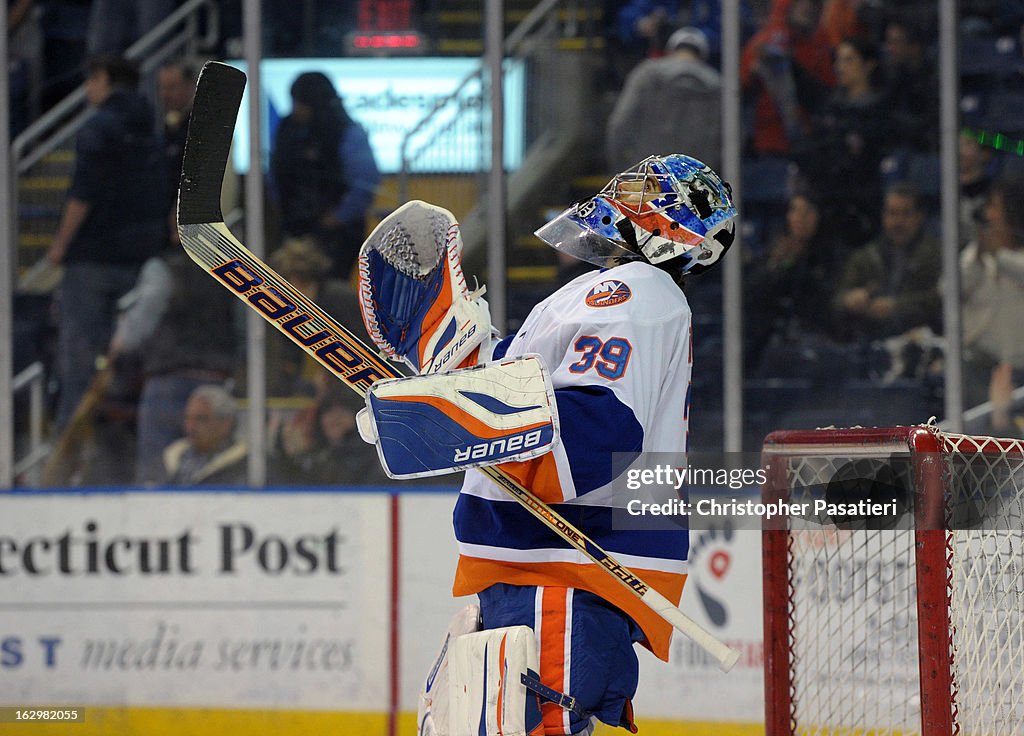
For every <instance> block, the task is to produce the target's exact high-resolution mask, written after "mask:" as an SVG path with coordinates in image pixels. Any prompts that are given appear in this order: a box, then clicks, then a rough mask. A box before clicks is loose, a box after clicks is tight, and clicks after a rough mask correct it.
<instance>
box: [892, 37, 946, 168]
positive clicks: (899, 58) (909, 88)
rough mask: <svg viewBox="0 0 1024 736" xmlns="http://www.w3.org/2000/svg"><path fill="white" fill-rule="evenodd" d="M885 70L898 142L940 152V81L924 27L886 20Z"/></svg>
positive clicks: (906, 145) (913, 147) (902, 144)
mask: <svg viewBox="0 0 1024 736" xmlns="http://www.w3.org/2000/svg"><path fill="white" fill-rule="evenodd" d="M882 72H883V78H884V85H885V90H886V95H885V97H886V102H887V105H888V106H889V109H890V111H891V115H892V117H893V121H894V123H895V131H896V134H895V139H896V141H897V143H898V144H899V145H901V146H903V147H905V148H907V149H910V150H912V151H919V152H924V153H931V152H934V151H937V150H938V146H939V139H938V131H939V107H938V100H939V81H938V77H937V76H936V75H935V65H934V64H932V63H929V59H928V56H927V46H926V36H925V35H924V32H923V31H922V30H921V29H920V28H918V27H917V26H914V25H913V24H911V23H910V22H909V21H907V20H902V19H900V18H892V19H890V20H889V22H888V23H886V26H885V47H884V54H883V56H882Z"/></svg>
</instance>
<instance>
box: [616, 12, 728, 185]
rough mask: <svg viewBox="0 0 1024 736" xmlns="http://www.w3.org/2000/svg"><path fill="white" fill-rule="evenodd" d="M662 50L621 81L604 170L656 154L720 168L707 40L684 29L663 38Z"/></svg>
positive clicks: (716, 77) (716, 88)
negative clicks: (675, 154) (682, 155)
mask: <svg viewBox="0 0 1024 736" xmlns="http://www.w3.org/2000/svg"><path fill="white" fill-rule="evenodd" d="M665 52H666V53H665V56H662V57H660V58H657V59H647V60H645V61H643V62H641V63H640V64H639V65H638V66H637V67H636V68H635V69H633V71H631V72H630V74H629V76H628V77H627V78H626V82H625V84H624V85H623V88H622V93H621V94H620V95H619V98H618V101H617V102H616V103H615V108H614V109H613V110H612V114H611V116H610V117H609V119H608V130H607V135H606V138H605V156H606V163H607V164H608V167H609V168H610V169H614V170H620V169H624V168H626V167H627V166H629V165H630V164H631V163H633V162H635V161H638V160H640V159H643V158H645V157H646V156H648V155H650V154H651V153H653V152H657V151H688V152H691V153H692V155H693V156H694V157H696V158H698V159H700V160H701V161H704V162H705V163H707V164H708V166H710V167H711V168H712V169H715V170H717V169H718V168H720V166H721V158H722V133H721V125H720V121H721V119H722V108H721V99H720V90H721V87H722V78H721V75H720V74H719V73H718V71H717V70H715V69H714V68H713V67H712V66H711V65H710V64H708V63H707V58H708V40H707V37H706V36H705V35H704V33H703V32H702V31H701V30H699V29H697V28H694V27H693V26H685V27H683V28H680V29H678V30H676V31H675V32H674V33H672V35H670V36H669V38H668V42H667V43H666V45H665ZM652 102H656V104H657V108H658V114H656V115H652V114H651V105H652Z"/></svg>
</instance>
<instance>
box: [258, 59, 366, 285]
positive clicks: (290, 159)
mask: <svg viewBox="0 0 1024 736" xmlns="http://www.w3.org/2000/svg"><path fill="white" fill-rule="evenodd" d="M291 95H292V105H293V107H292V113H291V114H290V115H289V116H288V117H286V118H285V119H284V120H282V121H281V125H280V127H279V128H278V130H277V137H276V139H275V141H274V144H273V151H272V153H271V157H270V174H271V177H272V185H273V188H274V190H275V191H276V195H277V204H278V206H279V208H280V212H281V218H282V224H283V226H284V231H285V234H286V235H288V236H297V235H314V236H316V238H317V240H318V242H319V243H320V245H321V247H322V248H323V249H324V251H325V252H326V253H327V255H328V256H329V257H330V259H331V261H332V263H333V274H334V275H337V276H339V277H341V278H343V279H347V278H348V277H349V274H350V272H351V270H352V266H353V265H354V264H355V261H356V256H357V255H358V254H359V247H360V246H361V245H362V243H363V240H364V238H365V236H366V213H367V210H369V208H370V205H371V204H372V203H373V197H374V193H375V192H376V190H377V185H378V183H379V181H380V174H379V173H378V171H377V164H376V163H375V162H374V159H373V151H372V150H371V148H370V142H369V139H368V138H367V136H366V131H364V130H363V129H362V127H360V126H359V124H358V123H356V122H355V121H354V120H352V118H350V117H349V115H348V113H347V112H346V111H345V106H344V104H343V103H342V101H341V98H340V97H338V93H337V91H336V90H335V89H334V85H333V84H332V83H331V80H330V79H328V78H327V77H326V76H324V75H323V74H321V73H320V72H306V73H304V74H300V75H299V77H298V78H297V79H296V80H295V82H294V83H293V84H292V89H291Z"/></svg>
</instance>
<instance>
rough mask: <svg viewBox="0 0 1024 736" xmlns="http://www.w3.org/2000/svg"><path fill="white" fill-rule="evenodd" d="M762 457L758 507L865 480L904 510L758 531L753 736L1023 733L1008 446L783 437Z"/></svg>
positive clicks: (1022, 475)
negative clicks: (762, 727) (760, 608)
mask: <svg viewBox="0 0 1024 736" xmlns="http://www.w3.org/2000/svg"><path fill="white" fill-rule="evenodd" d="M762 463H763V466H764V469H765V471H766V475H767V482H766V484H765V486H764V490H763V495H764V500H765V501H766V502H767V501H787V502H797V501H807V500H811V499H813V498H820V497H822V496H823V495H827V494H834V493H835V491H834V489H835V488H837V487H840V488H841V489H842V492H843V493H844V494H846V497H847V498H849V497H850V494H853V495H856V494H857V493H859V492H861V491H864V492H865V493H868V494H869V495H870V492H871V491H870V489H871V487H872V484H874V486H873V487H874V488H876V489H877V488H883V489H884V490H885V493H884V495H885V496H886V498H888V496H890V495H901V494H900V493H899V491H902V495H904V496H905V498H903V499H901V500H902V501H905V508H906V509H907V511H906V514H905V515H904V516H903V518H902V519H901V523H899V524H895V525H891V526H889V528H886V527H887V525H886V524H876V525H871V524H867V525H865V524H863V523H861V524H859V525H858V524H857V523H856V522H855V523H854V524H853V525H850V524H848V523H841V524H840V525H839V526H836V525H834V524H801V523H787V524H786V525H785V527H786V528H771V529H769V528H766V529H765V531H764V532H763V562H764V639H765V701H766V705H765V707H766V711H765V718H766V736H783V735H786V736H788V735H790V734H801V735H802V736H818V735H820V736H853V735H854V734H858V735H860V734H879V735H881V734H887V735H890V736H896V735H897V734H901V735H906V734H921V736H951V735H952V734H964V735H965V736H975V735H976V736H982V735H983V734H984V735H985V736H1004V734H1005V736H1011V735H1016V734H1021V733H1024V443H1022V442H1021V441H1019V440H1011V439H994V438H989V437H971V436H966V435H957V434H950V433H945V432H942V431H940V430H939V429H937V428H935V427H931V426H920V427H893V428H874V429H820V430H813V431H811V430H808V431H785V432H775V433H773V434H771V435H769V436H768V438H767V439H766V440H765V443H764V447H763V450H762ZM837 479H838V480H837ZM851 479H854V480H853V481H851ZM879 479H884V483H883V484H881V485H879V483H880V480H879ZM864 481H871V482H864ZM837 482H841V483H842V485H841V486H837V485H836V484H837ZM894 489H897V491H894ZM870 526H875V527H876V528H873V529H872V528H865V527H870ZM892 526H895V528H892ZM840 527H842V528H840Z"/></svg>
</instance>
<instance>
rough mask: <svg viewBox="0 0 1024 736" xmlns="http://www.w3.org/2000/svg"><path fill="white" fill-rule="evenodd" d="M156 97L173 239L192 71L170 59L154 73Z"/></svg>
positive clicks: (192, 91)
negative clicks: (159, 114)
mask: <svg viewBox="0 0 1024 736" xmlns="http://www.w3.org/2000/svg"><path fill="white" fill-rule="evenodd" d="M156 89H157V96H158V97H159V98H160V105H161V107H162V108H163V116H164V117H163V120H164V123H163V141H164V170H165V171H166V173H167V195H168V205H169V206H168V211H169V212H170V213H171V219H170V232H171V239H172V241H173V242H177V237H178V228H177V223H176V213H175V210H176V208H177V202H178V180H179V179H180V178H181V162H182V160H183V159H184V158H185V137H186V136H187V135H188V121H189V118H190V117H191V115H192V98H193V97H194V96H195V93H196V72H195V70H194V69H193V68H192V67H191V66H189V65H188V64H186V63H185V62H183V61H171V62H168V63H166V64H164V65H163V66H162V67H160V70H159V71H158V72H157V76H156Z"/></svg>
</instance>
